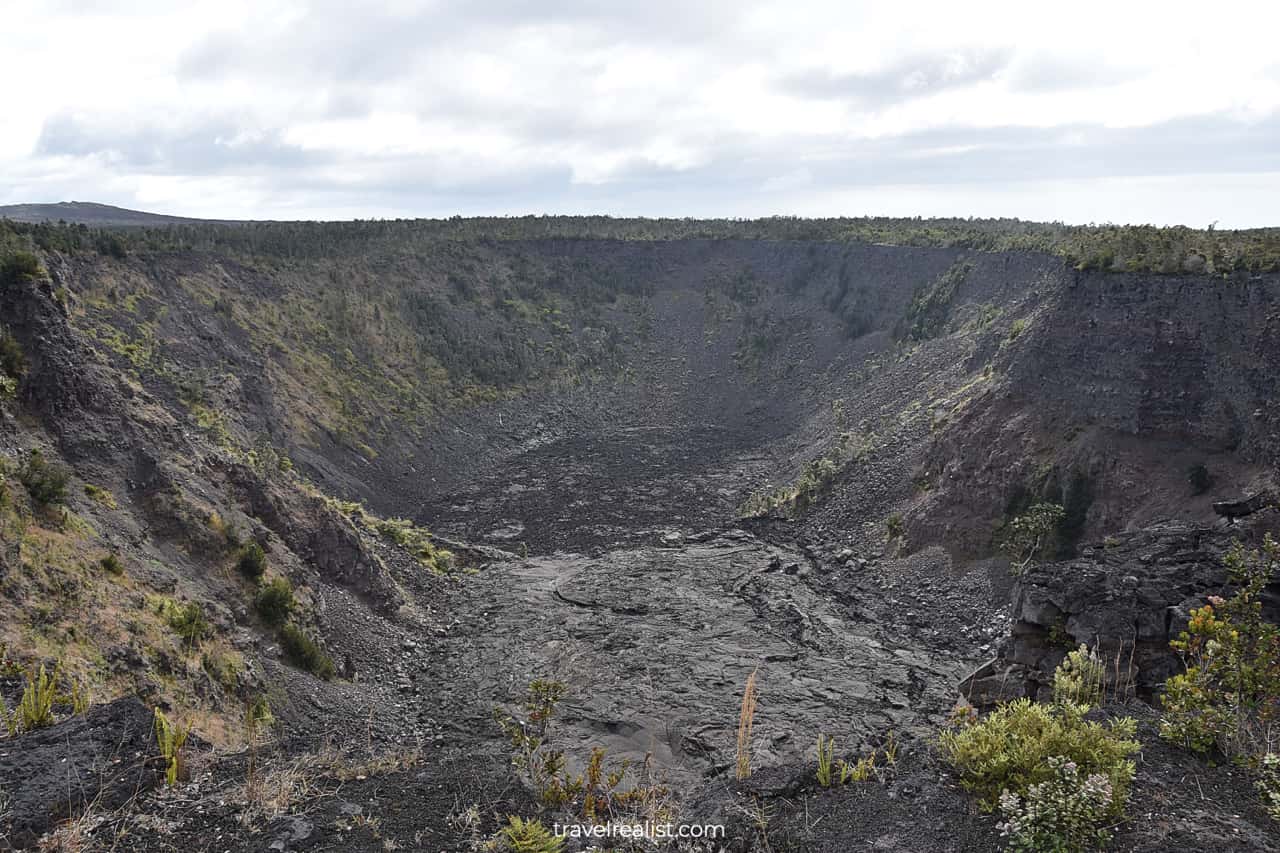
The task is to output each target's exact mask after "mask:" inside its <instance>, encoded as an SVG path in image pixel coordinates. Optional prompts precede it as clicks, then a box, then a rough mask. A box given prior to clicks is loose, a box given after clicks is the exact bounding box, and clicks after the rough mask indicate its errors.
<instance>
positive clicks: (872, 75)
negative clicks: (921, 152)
mask: <svg viewBox="0 0 1280 853" xmlns="http://www.w3.org/2000/svg"><path fill="white" fill-rule="evenodd" d="M1012 53H1013V52H1012V51H1011V50H1008V49H990V50H980V51H960V52H956V53H950V54H945V55H939V56H915V57H908V58H906V59H901V60H898V61H897V62H894V63H892V64H891V65H888V66H886V67H884V68H880V69H877V70H875V71H869V72H864V73H856V74H833V73H831V72H829V71H821V70H819V71H809V72H806V73H802V74H794V75H791V76H789V77H787V78H785V79H784V80H783V81H782V82H783V85H784V86H785V87H786V88H787V89H788V90H789V91H791V92H793V93H796V94H798V95H802V96H806V97H813V98H834V99H838V100H845V99H852V100H855V101H859V102H863V103H872V104H884V103H888V102H892V101H901V100H906V99H909V98H916V97H922V96H925V95H934V94H937V93H939V92H942V91H946V90H948V89H956V88H960V87H963V86H970V85H973V84H975V83H980V82H982V81H984V80H991V79H993V78H994V77H995V76H996V75H997V74H998V73H999V72H1000V71H1001V70H1002V69H1003V68H1005V66H1006V65H1007V64H1008V62H1009V58H1010V57H1011V56H1012Z"/></svg>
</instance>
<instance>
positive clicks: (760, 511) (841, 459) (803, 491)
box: [738, 432, 872, 518]
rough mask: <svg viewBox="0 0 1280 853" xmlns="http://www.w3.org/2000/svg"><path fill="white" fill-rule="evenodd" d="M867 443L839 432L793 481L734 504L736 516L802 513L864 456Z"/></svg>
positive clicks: (866, 438) (850, 434) (865, 439)
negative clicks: (826, 447)
mask: <svg viewBox="0 0 1280 853" xmlns="http://www.w3.org/2000/svg"><path fill="white" fill-rule="evenodd" d="M871 445H872V439H871V437H869V436H864V437H863V438H862V439H861V440H859V439H858V438H856V437H855V436H854V434H853V433H851V432H844V433H841V434H840V437H839V438H838V439H837V440H836V443H835V445H834V446H833V447H832V448H831V449H830V450H828V451H827V452H826V453H825V454H823V455H822V456H819V457H818V458H816V459H811V460H809V461H808V462H807V463H805V466H804V468H803V470H802V471H801V472H800V476H799V477H798V478H797V479H796V480H795V482H793V483H791V484H790V485H786V486H780V487H777V488H773V489H765V490H763V491H759V492H756V493H754V494H752V495H751V496H750V497H748V498H747V499H746V500H745V501H744V502H743V503H742V505H741V506H740V507H738V515H739V517H741V518H761V517H764V516H766V515H769V514H771V513H774V512H781V513H782V514H784V515H786V516H789V517H795V516H798V515H800V514H802V513H803V512H804V511H805V510H807V509H808V508H809V507H811V506H812V505H813V504H814V502H816V501H817V500H818V498H819V497H821V496H822V495H823V494H825V493H826V492H827V490H828V489H830V488H831V486H832V485H833V484H834V483H835V482H836V480H838V479H839V478H840V476H841V475H842V474H843V473H844V471H845V469H847V468H848V466H849V465H850V464H851V463H853V462H855V461H858V460H860V459H864V458H865V457H866V454H867V453H869V452H870V450H871Z"/></svg>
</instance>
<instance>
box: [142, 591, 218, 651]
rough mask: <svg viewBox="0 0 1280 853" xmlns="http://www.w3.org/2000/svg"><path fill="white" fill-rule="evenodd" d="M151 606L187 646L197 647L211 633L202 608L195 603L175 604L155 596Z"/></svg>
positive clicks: (170, 600) (169, 599) (172, 601)
mask: <svg viewBox="0 0 1280 853" xmlns="http://www.w3.org/2000/svg"><path fill="white" fill-rule="evenodd" d="M153 606H154V607H155V611H156V613H158V614H159V615H160V616H161V617H163V618H164V620H165V621H166V622H167V623H168V624H169V627H170V628H172V629H173V632H174V633H175V634H177V635H178V636H179V637H180V638H182V641H183V642H184V643H185V644H186V645H187V646H192V647H194V646H198V645H200V642H201V641H202V640H204V639H205V638H206V637H208V636H209V635H210V634H212V633H213V629H212V628H211V627H210V625H209V621H208V620H207V619H206V618H205V616H204V608H203V607H201V606H200V603H199V602H196V601H184V602H181V603H179V602H176V601H174V600H173V599H172V598H166V597H163V596H157V597H156V598H155V599H154V600H153Z"/></svg>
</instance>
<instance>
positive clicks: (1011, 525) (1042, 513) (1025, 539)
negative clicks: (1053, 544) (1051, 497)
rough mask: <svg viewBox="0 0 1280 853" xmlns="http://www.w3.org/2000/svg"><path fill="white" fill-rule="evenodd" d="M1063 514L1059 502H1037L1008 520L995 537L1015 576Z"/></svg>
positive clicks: (1045, 542)
mask: <svg viewBox="0 0 1280 853" xmlns="http://www.w3.org/2000/svg"><path fill="white" fill-rule="evenodd" d="M1065 517H1066V510H1064V509H1063V508H1062V507H1061V506H1060V505H1058V504H1052V503H1038V504H1034V505H1033V506H1031V507H1030V508H1029V509H1028V510H1027V511H1026V512H1024V513H1023V514H1022V515H1019V516H1017V517H1016V518H1013V519H1012V520H1010V521H1009V522H1008V524H1006V525H1005V527H1004V530H1003V531H1001V533H1000V536H999V545H1000V550H1001V551H1003V552H1004V554H1005V556H1007V557H1008V558H1009V571H1010V572H1012V573H1013V574H1015V575H1021V574H1022V573H1023V572H1025V571H1026V570H1027V567H1028V566H1030V565H1031V564H1032V563H1033V562H1035V559H1036V557H1038V556H1039V555H1040V554H1041V552H1042V551H1044V550H1045V548H1046V546H1047V545H1048V543H1049V541H1050V539H1052V537H1053V534H1054V531H1055V530H1057V529H1058V525H1059V524H1061V523H1062V520H1063V518H1065Z"/></svg>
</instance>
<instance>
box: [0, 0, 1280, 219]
mask: <svg viewBox="0 0 1280 853" xmlns="http://www.w3.org/2000/svg"><path fill="white" fill-rule="evenodd" d="M3 5H4V11H3V14H2V20H3V30H4V31H5V37H4V38H3V42H4V50H3V51H2V52H0V75H2V78H0V79H4V80H5V81H6V87H5V108H4V110H3V111H0V174H3V175H4V176H5V178H6V180H3V181H0V204H11V203H22V202H53V201H70V200H78V201H97V202H103V203H107V204H117V205H121V206H124V207H131V208H136V209H143V210H150V211H155V212H159V213H170V214H176V215H185V216H199V217H209V218H255V219H352V218H372V217H412V216H430V217H437V216H451V215H455V214H461V215H506V214H525V213H547V214H585V213H592V214H595V213H602V214H612V215H618V216H637V215H638V216H699V217H721V216H728V217H756V216H768V215H799V216H863V215H892V216H1015V217H1020V218H1023V219H1038V220H1059V221H1064V222H1072V223H1088V222H1150V223H1155V224H1186V225H1192V226H1196V227H1205V226H1207V225H1209V224H1210V223H1214V222H1216V223H1218V227H1222V228H1233V227H1235V228H1238V227H1255V226H1280V51H1277V50H1276V49H1275V34H1276V33H1277V32H1280V3H1265V2H1261V0H1248V1H1247V2H1240V0H1218V2H1215V3H1212V4H1205V3H1195V4H1192V3H1183V2H1178V1H1177V0H1165V1H1164V2H1158V3H1157V2H1142V1H1141V0H1136V1H1135V0H1108V2H1093V0H1074V2H1071V3H1053V4H1048V3H1034V2H1027V0H1021V2H1016V3H1003V2H968V3H956V2H912V1H911V0H896V2H885V0H878V1H877V2H874V3H863V2H857V0H836V1H835V2H827V0H783V2H773V1H772V0H763V2H757V1H756V0H731V1H726V0H646V2H623V1H622V0H617V1H616V2H592V0H537V1H536V2H525V1H524V0H362V2H359V3H357V2H353V0H204V2H184V0H4V2H3Z"/></svg>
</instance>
